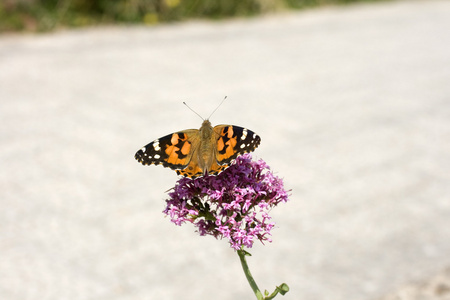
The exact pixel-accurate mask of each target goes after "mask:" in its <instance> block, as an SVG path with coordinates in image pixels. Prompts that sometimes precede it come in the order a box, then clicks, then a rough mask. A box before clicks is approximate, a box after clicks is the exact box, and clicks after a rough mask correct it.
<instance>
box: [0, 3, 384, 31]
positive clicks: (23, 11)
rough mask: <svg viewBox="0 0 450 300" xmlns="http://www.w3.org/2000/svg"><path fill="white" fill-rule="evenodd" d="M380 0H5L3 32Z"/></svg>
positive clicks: (0, 21)
mask: <svg viewBox="0 0 450 300" xmlns="http://www.w3.org/2000/svg"><path fill="white" fill-rule="evenodd" d="M356 1H377V0H2V1H1V2H0V32H2V31H16V30H31V31H48V30H52V29H55V28H58V27H68V26H69V27H78V26H86V25H96V24H110V23H117V22H118V23H144V24H149V25H151V24H156V23H159V22H171V21H179V20H184V19H189V18H214V19H217V18H224V17H233V16H251V15H257V14H261V13H266V12H270V11H274V10H277V9H280V8H283V7H287V8H302V7H308V6H315V5H323V4H335V3H348V2H356Z"/></svg>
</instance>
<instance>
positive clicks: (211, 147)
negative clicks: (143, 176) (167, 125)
mask: <svg viewBox="0 0 450 300" xmlns="http://www.w3.org/2000/svg"><path fill="white" fill-rule="evenodd" d="M260 142H261V138H260V137H259V136H258V135H257V134H256V133H254V132H253V131H251V130H249V129H246V128H242V127H239V126H234V125H217V126H215V127H212V126H211V123H210V122H209V120H204V121H203V124H202V127H200V129H198V130H197V129H188V130H183V131H179V132H175V133H172V134H169V135H166V136H164V137H162V138H160V139H157V140H155V141H153V142H151V143H150V144H148V145H146V146H144V147H142V148H141V149H140V150H139V151H138V152H136V155H135V156H134V158H136V160H137V161H138V162H140V163H141V164H143V165H152V164H153V165H163V166H164V167H166V168H167V167H169V168H171V169H172V170H176V172H177V174H179V175H183V176H186V177H190V178H195V177H198V176H202V175H205V174H209V175H217V174H219V173H220V172H222V171H223V170H224V169H226V168H227V167H228V166H229V165H230V164H231V162H232V161H233V160H234V159H235V158H236V157H237V156H238V155H240V154H244V153H247V152H252V151H254V150H255V149H256V147H258V146H259V143H260Z"/></svg>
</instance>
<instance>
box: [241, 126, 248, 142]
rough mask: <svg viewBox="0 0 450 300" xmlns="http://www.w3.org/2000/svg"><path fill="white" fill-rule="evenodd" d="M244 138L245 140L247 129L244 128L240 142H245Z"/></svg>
mask: <svg viewBox="0 0 450 300" xmlns="http://www.w3.org/2000/svg"><path fill="white" fill-rule="evenodd" d="M246 138H247V129H246V128H244V130H243V131H242V136H241V140H245V139H246Z"/></svg>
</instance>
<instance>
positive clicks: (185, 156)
mask: <svg viewBox="0 0 450 300" xmlns="http://www.w3.org/2000/svg"><path fill="white" fill-rule="evenodd" d="M198 142H199V140H198V130H197V129H189V130H183V131H180V132H175V133H172V134H169V135H166V136H164V137H162V138H159V139H157V140H155V141H153V142H151V143H149V144H147V145H146V146H144V147H142V148H141V149H140V150H138V151H137V152H136V154H135V156H134V158H135V159H136V160H137V161H138V162H140V163H141V164H143V165H163V166H164V167H169V168H171V169H173V170H180V169H184V168H186V166H188V165H189V163H190V161H191V159H192V153H193V151H191V150H192V149H196V147H197V146H198Z"/></svg>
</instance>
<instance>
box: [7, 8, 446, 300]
mask: <svg viewBox="0 0 450 300" xmlns="http://www.w3.org/2000/svg"><path fill="white" fill-rule="evenodd" d="M449 28H450V2H449V1H405V2H386V3H379V4H370V5H354V6H345V7H339V8H323V9H318V10H310V11H306V12H298V13H286V14H280V15H276V16H267V17H261V18H255V19H248V20H232V21H225V22H191V23H187V24H179V25H167V26H160V27H154V28H145V27H131V28H125V27H120V28H119V27H112V28H100V29H86V30H79V31H66V32H58V33H53V34H45V35H38V36H35V35H23V36H0V120H1V124H2V126H1V127H0V139H1V147H0V191H1V192H0V197H1V199H0V205H1V210H0V254H1V255H0V299H8V300H26V299H49V300H64V299H68V300H78V299H83V300H84V299H108V300H128V299H216V300H221V299H223V300H225V299H227V300H228V299H254V296H253V295H252V293H251V290H250V288H249V286H248V284H247V282H246V281H245V279H244V275H243V273H242V271H241V269H240V265H239V260H238V257H237V255H236V254H235V253H234V252H233V251H232V250H231V249H230V248H229V247H228V245H227V243H226V242H225V241H216V240H214V239H213V238H211V237H199V236H197V234H196V233H194V232H193V228H192V227H190V226H188V225H186V226H183V227H176V226H174V225H172V224H171V223H170V222H169V220H168V219H167V218H164V217H163V214H162V213H161V211H162V210H163V208H164V201H163V200H164V197H165V193H164V192H165V191H166V190H168V189H169V188H170V187H171V186H173V184H174V182H175V180H176V178H177V177H176V174H175V173H174V172H173V171H171V170H169V169H164V168H162V167H153V166H152V167H144V166H141V165H140V164H138V163H137V162H135V161H134V158H133V156H134V153H135V151H136V150H137V149H139V148H140V147H141V146H143V145H144V144H146V143H148V142H150V141H151V140H153V139H155V138H158V137H160V136H162V135H164V134H168V133H170V132H173V131H177V130H180V129H187V128H198V127H200V124H201V120H200V119H199V118H198V117H197V116H195V115H194V114H193V113H192V112H190V111H189V110H187V109H186V108H185V107H184V106H183V105H182V104H181V102H182V101H183V100H184V101H188V102H189V103H190V105H191V106H192V107H193V108H194V109H196V110H197V111H198V112H199V113H200V114H201V115H203V116H205V117H206V116H208V115H209V113H210V112H211V111H212V110H213V109H214V108H215V106H216V105H217V104H218V103H219V102H220V100H221V99H222V98H223V97H224V96H225V95H227V96H228V100H227V102H225V103H224V105H223V106H222V107H221V108H220V109H219V110H218V111H217V112H216V113H215V115H214V116H213V117H212V118H211V121H212V123H213V124H220V123H230V124H236V125H241V126H245V127H248V128H250V129H252V130H254V131H255V132H257V133H258V134H259V135H260V136H261V137H262V143H261V146H260V147H259V148H258V149H257V151H256V152H255V155H257V156H258V157H260V158H263V159H265V160H266V161H267V162H268V163H269V164H270V165H271V166H272V168H273V169H274V170H275V171H276V172H277V173H278V174H279V175H280V176H282V177H284V178H285V181H286V185H287V187H289V188H292V190H293V192H292V197H291V201H290V202H289V203H288V204H285V205H281V206H279V207H277V208H276V209H274V210H273V217H274V219H275V221H276V222H277V227H276V229H275V230H274V232H273V240H274V242H273V243H271V244H268V245H266V246H262V245H259V244H258V245H256V246H255V247H254V248H253V249H251V252H252V254H253V256H252V257H251V258H250V259H249V264H250V266H251V268H252V271H253V274H254V276H255V278H256V280H257V282H258V284H259V285H260V287H261V288H263V289H269V290H272V289H273V287H274V286H275V285H277V284H280V283H281V282H287V283H288V284H289V285H290V287H291V291H290V292H289V293H288V294H287V295H286V296H284V298H282V299H287V300H289V299H303V300H306V299H308V300H310V299H332V300H344V299H345V300H352V299H380V298H383V297H390V295H392V294H394V293H396V291H398V290H401V289H403V288H404V287H405V286H409V285H410V284H415V283H419V287H420V283H423V282H427V281H428V280H432V278H434V276H438V274H440V272H442V270H444V269H445V268H446V267H448V266H450V172H449V170H450V84H449V83H450V67H449V66H450V34H449ZM444 295H445V294H444ZM437 297H438V296H436V299H437ZM447 297H448V296H447ZM277 299H278V297H277ZM280 299H281V298H280ZM402 299H403V298H402ZM416 299H419V298H416ZM420 299H428V298H420ZM430 299H431V298H430ZM433 299H434V298H433Z"/></svg>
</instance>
